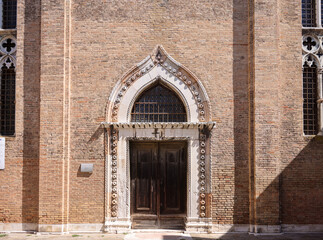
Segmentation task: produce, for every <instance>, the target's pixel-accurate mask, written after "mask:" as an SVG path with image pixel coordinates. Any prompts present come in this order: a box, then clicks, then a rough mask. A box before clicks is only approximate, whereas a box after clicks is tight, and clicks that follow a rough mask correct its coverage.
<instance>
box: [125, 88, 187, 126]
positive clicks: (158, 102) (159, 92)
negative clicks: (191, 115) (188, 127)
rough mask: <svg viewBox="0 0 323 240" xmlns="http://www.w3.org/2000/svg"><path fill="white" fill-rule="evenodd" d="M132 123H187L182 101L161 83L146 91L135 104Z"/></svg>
mask: <svg viewBox="0 0 323 240" xmlns="http://www.w3.org/2000/svg"><path fill="white" fill-rule="evenodd" d="M131 121H132V122H186V121H187V114H186V110H185V107H184V105H183V103H182V101H181V99H180V98H179V97H178V96H177V95H176V94H175V93H174V92H173V91H172V90H170V89H168V88H167V87H165V86H163V85H161V84H160V83H158V84H156V85H154V86H153V87H151V88H149V89H148V90H146V91H144V92H143V93H142V94H141V95H140V96H139V97H138V98H137V100H136V102H135V103H134V106H133V109H132V112H131Z"/></svg>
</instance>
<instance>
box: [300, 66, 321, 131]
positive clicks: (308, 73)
mask: <svg viewBox="0 0 323 240" xmlns="http://www.w3.org/2000/svg"><path fill="white" fill-rule="evenodd" d="M317 93H318V88H317V67H316V66H315V65H314V66H311V67H310V66H308V65H307V64H305V65H304V68H303V126H304V134H305V135H316V134H317V133H318V129H319V126H318V105H317V100H318V94H317Z"/></svg>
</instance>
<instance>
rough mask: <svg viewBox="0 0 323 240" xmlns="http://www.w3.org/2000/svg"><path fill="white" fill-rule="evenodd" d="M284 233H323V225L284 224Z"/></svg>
mask: <svg viewBox="0 0 323 240" xmlns="http://www.w3.org/2000/svg"><path fill="white" fill-rule="evenodd" d="M281 227H282V232H284V233H316V232H321V233H323V224H282V225H281Z"/></svg>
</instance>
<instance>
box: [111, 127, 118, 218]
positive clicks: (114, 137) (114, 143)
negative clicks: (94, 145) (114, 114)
mask: <svg viewBox="0 0 323 240" xmlns="http://www.w3.org/2000/svg"><path fill="white" fill-rule="evenodd" d="M117 151H118V131H117V130H116V129H113V130H112V134H111V153H112V162H111V165H112V194H111V216H112V217H117V212H118V194H117V171H118V168H117V167H118V166H117V165H118V157H117V156H118V155H117Z"/></svg>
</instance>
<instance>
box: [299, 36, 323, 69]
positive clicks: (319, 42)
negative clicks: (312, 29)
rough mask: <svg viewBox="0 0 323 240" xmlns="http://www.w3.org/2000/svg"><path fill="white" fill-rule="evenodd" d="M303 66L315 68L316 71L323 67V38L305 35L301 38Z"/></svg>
mask: <svg viewBox="0 0 323 240" xmlns="http://www.w3.org/2000/svg"><path fill="white" fill-rule="evenodd" d="M302 52H303V60H302V63H303V66H304V65H305V64H306V65H307V66H309V67H312V66H314V65H315V66H316V67H317V68H318V70H320V69H322V66H323V36H320V35H313V34H305V35H303V37H302Z"/></svg>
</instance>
